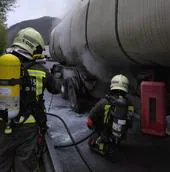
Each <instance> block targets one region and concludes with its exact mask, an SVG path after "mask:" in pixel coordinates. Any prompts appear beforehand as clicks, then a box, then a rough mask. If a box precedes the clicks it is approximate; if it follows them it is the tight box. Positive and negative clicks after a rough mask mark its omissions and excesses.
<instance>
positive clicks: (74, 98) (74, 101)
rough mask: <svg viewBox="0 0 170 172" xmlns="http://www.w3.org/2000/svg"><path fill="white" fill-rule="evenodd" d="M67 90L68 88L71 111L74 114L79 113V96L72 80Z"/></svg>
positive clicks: (69, 81)
mask: <svg viewBox="0 0 170 172" xmlns="http://www.w3.org/2000/svg"><path fill="white" fill-rule="evenodd" d="M67 88H68V98H69V100H70V106H71V109H72V110H73V111H74V112H77V113H79V112H80V104H79V101H78V95H77V91H76V88H75V85H74V83H73V81H72V80H71V79H70V80H68V87H67Z"/></svg>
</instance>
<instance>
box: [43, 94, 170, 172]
mask: <svg viewBox="0 0 170 172" xmlns="http://www.w3.org/2000/svg"><path fill="white" fill-rule="evenodd" d="M51 96H52V95H51V94H50V93H48V92H46V93H45V99H46V107H47V111H48V110H49V112H50V113H53V114H56V115H59V116H60V117H62V118H63V119H64V121H65V122H66V124H67V125H68V127H69V129H70V131H71V133H72V135H73V137H74V139H75V140H76V141H77V140H80V139H82V138H84V137H85V136H87V135H88V134H89V133H91V131H90V130H89V129H88V128H87V127H86V124H85V122H86V120H87V116H88V112H87V113H84V114H76V113H75V112H73V111H72V110H71V109H70V108H69V102H68V101H66V100H64V99H62V97H61V96H60V95H54V96H53V100H52V103H51V105H50V101H51ZM49 106H50V108H49ZM134 123H135V124H134V125H133V128H132V129H131V130H130V131H129V134H128V137H127V139H126V141H125V142H123V143H122V145H121V149H120V151H119V156H117V161H116V162H112V161H109V160H107V159H105V158H104V157H102V156H100V155H98V154H96V153H94V152H92V151H91V150H90V149H89V147H88V144H87V140H86V141H85V142H83V143H81V144H79V148H80V150H81V152H82V154H83V157H84V159H85V160H86V161H87V163H88V165H89V166H90V168H91V169H92V171H93V172H115V171H116V172H169V171H170V139H169V138H168V137H165V138H159V137H153V136H148V135H144V134H142V133H140V122H139V120H135V121H134ZM48 126H49V131H48V133H49V135H50V137H51V138H52V140H53V141H54V143H55V144H56V145H62V144H67V143H71V140H70V137H69V135H68V133H67V131H66V130H65V127H64V125H63V124H62V123H61V122H60V121H59V120H58V119H57V118H55V117H50V116H49V117H48ZM54 153H56V154H57V155H58V157H59V160H60V162H61V166H62V168H63V171H64V172H89V169H88V168H87V166H86V165H85V164H84V162H83V161H82V159H81V158H80V156H79V154H78V153H77V151H76V149H75V148H74V147H69V148H60V149H59V148H58V149H56V150H55V152H54Z"/></svg>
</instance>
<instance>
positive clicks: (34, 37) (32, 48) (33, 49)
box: [12, 27, 44, 59]
mask: <svg viewBox="0 0 170 172" xmlns="http://www.w3.org/2000/svg"><path fill="white" fill-rule="evenodd" d="M12 46H13V47H15V46H16V47H19V48H22V49H24V50H26V51H27V52H28V53H29V54H30V55H31V56H32V57H31V58H32V59H34V58H39V57H40V58H41V57H42V56H41V55H42V52H43V50H44V39H43V37H42V36H41V34H40V33H39V32H38V31H37V30H35V29H34V28H31V27H27V28H25V29H22V30H20V31H19V32H18V33H17V34H16V36H15V38H14V41H13V44H12Z"/></svg>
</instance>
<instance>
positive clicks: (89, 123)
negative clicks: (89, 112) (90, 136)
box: [86, 118, 94, 130]
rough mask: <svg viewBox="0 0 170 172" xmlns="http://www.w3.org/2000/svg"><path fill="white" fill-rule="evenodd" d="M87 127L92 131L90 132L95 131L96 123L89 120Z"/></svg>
mask: <svg viewBox="0 0 170 172" xmlns="http://www.w3.org/2000/svg"><path fill="white" fill-rule="evenodd" d="M86 125H87V127H88V128H89V129H90V130H93V129H94V123H93V121H92V119H91V118H88V120H87V122H86Z"/></svg>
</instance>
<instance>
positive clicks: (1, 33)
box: [0, 22, 6, 55]
mask: <svg viewBox="0 0 170 172" xmlns="http://www.w3.org/2000/svg"><path fill="white" fill-rule="evenodd" d="M5 46H6V29H5V26H4V24H3V23H2V22H0V55H1V54H2V53H3V50H4V49H5Z"/></svg>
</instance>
